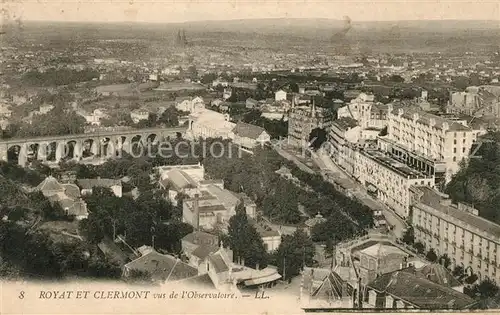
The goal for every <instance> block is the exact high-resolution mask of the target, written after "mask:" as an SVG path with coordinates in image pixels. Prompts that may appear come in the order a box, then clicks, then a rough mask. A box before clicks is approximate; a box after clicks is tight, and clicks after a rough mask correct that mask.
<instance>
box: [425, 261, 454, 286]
mask: <svg viewBox="0 0 500 315" xmlns="http://www.w3.org/2000/svg"><path fill="white" fill-rule="evenodd" d="M417 275H419V276H421V277H423V278H425V279H428V280H430V281H432V282H434V283H437V284H440V285H443V286H447V287H450V288H453V287H458V286H461V285H462V283H460V281H458V280H457V279H455V277H453V275H452V274H451V271H449V270H448V269H446V268H445V267H444V266H443V265H441V264H437V263H433V264H430V265H426V266H424V267H422V268H420V269H418V270H417Z"/></svg>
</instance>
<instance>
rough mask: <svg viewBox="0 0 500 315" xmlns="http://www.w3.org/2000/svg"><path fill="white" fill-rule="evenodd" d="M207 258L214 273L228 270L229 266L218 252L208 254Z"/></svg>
mask: <svg viewBox="0 0 500 315" xmlns="http://www.w3.org/2000/svg"><path fill="white" fill-rule="evenodd" d="M209 260H210V263H211V265H212V266H213V268H214V270H215V272H216V273H221V272H225V271H228V270H229V266H228V264H227V263H226V261H225V260H224V257H222V255H221V253H220V252H216V253H213V254H211V255H210V256H209Z"/></svg>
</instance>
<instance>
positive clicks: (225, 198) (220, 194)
mask: <svg viewBox="0 0 500 315" xmlns="http://www.w3.org/2000/svg"><path fill="white" fill-rule="evenodd" d="M206 189H207V190H208V192H209V193H210V194H211V195H212V196H214V197H216V198H217V200H219V201H220V202H221V203H222V204H224V205H225V206H226V207H235V206H236V205H238V203H239V202H240V200H239V199H238V198H237V197H236V196H235V195H234V194H233V193H231V192H230V191H229V190H227V189H222V188H220V187H218V186H215V185H208V186H207V187H206Z"/></svg>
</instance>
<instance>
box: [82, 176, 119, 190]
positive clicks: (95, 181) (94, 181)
mask: <svg viewBox="0 0 500 315" xmlns="http://www.w3.org/2000/svg"><path fill="white" fill-rule="evenodd" d="M77 184H78V186H80V187H81V188H82V189H92V188H93V187H113V186H121V185H122V182H121V181H120V180H117V179H107V178H89V179H78V180H77Z"/></svg>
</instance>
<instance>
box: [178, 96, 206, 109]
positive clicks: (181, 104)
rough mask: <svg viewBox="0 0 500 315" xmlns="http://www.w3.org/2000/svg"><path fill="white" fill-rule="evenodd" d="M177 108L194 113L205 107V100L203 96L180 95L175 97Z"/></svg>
mask: <svg viewBox="0 0 500 315" xmlns="http://www.w3.org/2000/svg"><path fill="white" fill-rule="evenodd" d="M175 103H176V104H175V108H176V109H178V110H180V111H183V112H189V113H193V112H196V111H199V110H203V109H205V102H204V101H203V98H201V97H199V96H197V97H194V98H193V97H190V96H188V97H178V98H176V99H175Z"/></svg>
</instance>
